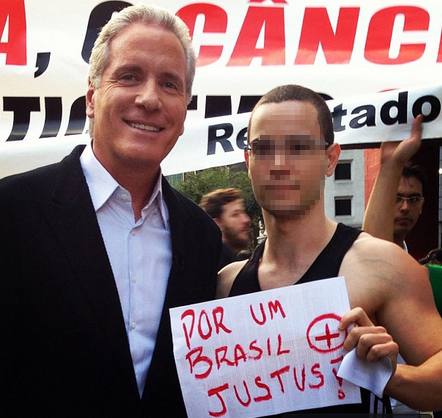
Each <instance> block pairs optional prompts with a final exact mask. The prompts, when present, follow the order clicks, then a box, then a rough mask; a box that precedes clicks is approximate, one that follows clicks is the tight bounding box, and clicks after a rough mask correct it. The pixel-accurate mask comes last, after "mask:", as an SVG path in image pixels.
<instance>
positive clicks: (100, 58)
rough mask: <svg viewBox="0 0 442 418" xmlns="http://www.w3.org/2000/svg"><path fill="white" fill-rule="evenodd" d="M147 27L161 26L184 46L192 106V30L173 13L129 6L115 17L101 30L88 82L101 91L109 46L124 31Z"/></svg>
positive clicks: (187, 90)
mask: <svg viewBox="0 0 442 418" xmlns="http://www.w3.org/2000/svg"><path fill="white" fill-rule="evenodd" d="M137 22H141V23H147V24H155V25H159V26H161V27H162V28H164V29H166V30H168V31H170V32H172V33H173V34H175V35H176V37H177V38H178V40H179V41H180V43H181V45H182V46H183V49H184V53H185V55H186V62H187V72H186V98H187V103H188V104H189V103H190V101H191V99H192V84H193V79H194V77H195V67H196V53H195V50H194V48H193V46H192V43H191V40H190V35H189V28H188V27H187V26H186V24H185V23H184V22H183V21H182V20H181V19H180V18H179V17H178V16H175V15H174V14H173V13H171V12H169V11H167V10H164V9H161V8H157V7H153V6H148V5H145V4H140V5H137V6H129V7H126V8H124V9H123V10H121V11H120V12H119V13H117V14H115V15H114V16H113V17H112V19H110V20H109V22H107V23H106V25H105V26H104V27H103V28H102V30H101V32H100V34H99V35H98V38H97V39H96V40H95V43H94V47H93V49H92V53H91V57H90V60H89V81H90V82H91V83H92V84H93V85H94V86H95V87H96V88H98V87H99V86H100V82H101V76H102V74H103V71H104V69H105V66H106V61H107V58H108V56H109V43H110V41H111V39H112V38H113V37H114V36H115V35H116V34H117V33H118V32H119V31H121V30H122V29H124V28H125V27H127V26H129V25H130V24H132V23H137Z"/></svg>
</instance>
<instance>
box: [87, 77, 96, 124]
mask: <svg viewBox="0 0 442 418" xmlns="http://www.w3.org/2000/svg"><path fill="white" fill-rule="evenodd" d="M96 90H97V89H96V88H95V86H94V85H93V84H92V83H91V80H89V82H88V89H87V92H86V114H87V116H88V117H89V118H93V117H94V110H95V103H94V102H95V100H94V94H95V91H96Z"/></svg>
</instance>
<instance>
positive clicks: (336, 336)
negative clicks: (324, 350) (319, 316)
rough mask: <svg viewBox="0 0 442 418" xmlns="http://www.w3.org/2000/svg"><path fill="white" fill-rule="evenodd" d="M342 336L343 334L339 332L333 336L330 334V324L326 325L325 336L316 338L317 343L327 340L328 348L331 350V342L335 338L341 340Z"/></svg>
mask: <svg viewBox="0 0 442 418" xmlns="http://www.w3.org/2000/svg"><path fill="white" fill-rule="evenodd" d="M340 336H341V334H339V332H336V333H334V334H332V333H331V332H330V327H329V326H328V324H325V335H323V336H322V337H315V340H316V341H323V340H326V341H327V347H328V348H330V347H331V341H332V340H333V339H334V338H339V337H340Z"/></svg>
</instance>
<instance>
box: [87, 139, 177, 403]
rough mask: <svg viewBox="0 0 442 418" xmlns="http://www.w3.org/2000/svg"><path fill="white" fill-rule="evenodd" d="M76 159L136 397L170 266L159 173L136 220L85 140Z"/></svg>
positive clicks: (128, 198)
mask: <svg viewBox="0 0 442 418" xmlns="http://www.w3.org/2000/svg"><path fill="white" fill-rule="evenodd" d="M80 162H81V166H82V169H83V172H84V175H85V177H86V182H87V184H88V186H89V192H90V195H91V197H92V202H93V205H94V208H95V212H96V214H97V219H98V224H99V225H100V230H101V234H102V236H103V240H104V244H105V246H106V250H107V254H108V257H109V260H110V264H111V267H112V271H113V274H114V277H115V282H116V285H117V289H118V294H119V296H120V303H121V309H122V313H123V317H124V322H125V325H126V332H127V336H128V340H129V346H130V351H131V355H132V362H133V365H134V370H135V375H136V379H137V384H138V391H139V393H140V396H141V395H142V393H143V389H144V384H145V382H146V375H147V371H148V370H149V366H150V362H151V360H152V354H153V350H154V348H155V341H156V336H157V333H158V326H159V323H160V319H161V313H162V309H163V304H164V298H165V295H166V288H167V282H168V278H169V273H170V268H171V264H172V249H171V239H170V230H169V212H168V210H167V206H166V203H165V202H164V199H163V193H162V188H161V175H160V176H159V177H158V181H157V183H156V185H155V188H154V190H153V193H152V196H151V198H150V200H149V202H148V204H147V205H146V206H145V207H144V208H143V210H142V212H141V218H140V219H139V220H138V221H137V222H135V217H134V212H133V210H132V202H131V195H130V193H129V192H128V191H127V190H125V189H124V188H123V187H121V186H120V185H119V184H118V183H117V182H116V181H115V180H114V178H113V177H112V176H111V175H110V174H109V173H108V172H107V171H106V169H105V168H104V167H103V166H102V165H101V164H100V162H99V161H98V160H97V159H96V157H95V155H94V153H93V150H92V146H91V144H90V143H89V144H88V145H87V146H86V148H85V149H84V151H83V153H82V155H81V157H80Z"/></svg>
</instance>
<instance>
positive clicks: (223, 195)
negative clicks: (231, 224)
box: [200, 187, 242, 218]
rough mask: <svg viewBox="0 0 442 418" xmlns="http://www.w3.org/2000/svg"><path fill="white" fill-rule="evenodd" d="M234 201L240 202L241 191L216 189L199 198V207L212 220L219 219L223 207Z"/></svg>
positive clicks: (233, 188) (230, 188) (232, 188)
mask: <svg viewBox="0 0 442 418" xmlns="http://www.w3.org/2000/svg"><path fill="white" fill-rule="evenodd" d="M235 200H242V196H241V191H240V190H239V189H237V188H236V187H229V188H226V189H216V190H213V191H212V192H210V193H207V194H205V195H204V196H203V197H202V198H201V202H200V207H202V208H203V209H204V210H205V211H206V212H207V213H208V214H209V215H210V216H211V217H212V218H220V217H221V215H222V213H223V206H224V205H227V204H228V203H230V202H234V201H235Z"/></svg>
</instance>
